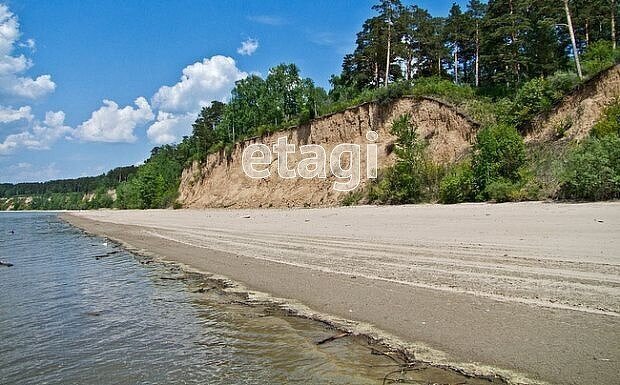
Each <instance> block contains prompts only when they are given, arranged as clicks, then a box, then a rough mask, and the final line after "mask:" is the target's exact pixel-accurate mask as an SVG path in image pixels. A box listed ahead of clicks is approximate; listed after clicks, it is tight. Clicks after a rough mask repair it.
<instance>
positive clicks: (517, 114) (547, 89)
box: [501, 78, 557, 129]
mask: <svg viewBox="0 0 620 385" xmlns="http://www.w3.org/2000/svg"><path fill="white" fill-rule="evenodd" d="M556 97H557V93H556V91H555V90H554V89H553V88H552V87H551V84H550V82H549V81H548V80H546V79H543V78H536V79H532V80H530V81H528V82H526V83H525V84H523V86H522V87H521V88H519V90H518V91H517V93H516V95H515V97H514V100H513V101H512V102H510V103H508V104H507V105H505V107H507V111H505V112H504V114H503V116H502V119H501V120H502V121H504V122H506V123H507V124H510V125H513V126H515V127H517V128H519V129H522V128H523V127H524V126H525V125H526V124H527V123H528V122H529V121H530V120H532V118H534V117H535V116H536V115H538V114H540V113H541V112H545V111H549V110H550V109H551V107H552V106H553V103H554V102H555V100H556Z"/></svg>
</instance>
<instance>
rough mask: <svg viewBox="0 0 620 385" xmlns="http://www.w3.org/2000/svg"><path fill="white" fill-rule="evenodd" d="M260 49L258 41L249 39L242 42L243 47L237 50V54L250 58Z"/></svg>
mask: <svg viewBox="0 0 620 385" xmlns="http://www.w3.org/2000/svg"><path fill="white" fill-rule="evenodd" d="M257 49H258V40H257V39H251V38H247V39H246V40H245V41H242V42H241V47H239V48H237V53H239V54H241V55H246V56H250V55H252V54H253V53H254V52H256V50H257Z"/></svg>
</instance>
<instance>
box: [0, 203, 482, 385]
mask: <svg viewBox="0 0 620 385" xmlns="http://www.w3.org/2000/svg"><path fill="white" fill-rule="evenodd" d="M0 260H5V261H9V262H11V263H13V264H14V266H12V267H0V384H381V383H383V379H384V377H385V375H386V374H388V373H389V372H391V371H393V370H395V369H397V368H398V367H397V366H395V363H394V361H393V360H392V359H390V358H388V357H386V356H384V355H378V354H371V349H370V347H369V346H368V345H367V344H365V343H364V342H363V341H362V339H360V338H351V337H346V338H341V339H337V340H335V341H332V342H329V343H326V344H323V345H317V344H316V342H317V341H320V340H321V339H324V338H326V337H329V336H330V335H333V334H337V333H338V332H337V331H334V330H330V329H329V328H328V327H326V326H324V325H323V324H321V323H317V322H315V321H310V320H306V319H302V318H299V317H293V316H287V315H286V314H285V313H283V312H278V311H274V309H273V308H271V307H269V306H266V305H265V306H260V305H253V306H248V304H246V303H244V302H243V300H242V298H241V297H240V296H235V295H231V294H229V293H226V292H224V291H223V290H221V288H218V287H216V286H217V285H215V284H214V282H213V281H210V280H207V279H205V278H201V276H199V275H196V274H190V275H188V274H185V273H183V272H182V271H180V270H179V269H178V268H177V267H175V266H173V265H163V264H160V263H146V262H148V261H147V260H144V259H143V258H139V257H136V256H133V255H132V254H130V253H128V252H126V251H124V250H122V249H120V248H118V247H117V246H116V245H114V244H111V243H107V242H106V241H105V240H104V239H102V238H98V237H92V236H88V235H86V234H84V233H82V232H81V231H79V230H77V229H75V228H73V227H71V226H69V225H68V224H66V223H64V222H62V221H61V220H60V219H58V217H57V215H56V214H53V213H0ZM403 373H405V372H403ZM403 373H400V374H398V375H405V374H403ZM411 373H413V372H411ZM411 373H408V374H406V375H408V376H412V375H413V377H415V378H417V380H419V381H420V382H413V383H430V382H429V381H430V379H431V378H433V379H434V382H440V381H441V383H455V384H456V383H468V384H474V383H488V382H479V381H480V380H477V379H469V378H465V377H463V376H460V375H457V374H455V373H453V372H449V371H445V370H439V369H435V368H426V369H424V370H416V371H415V373H413V374H411ZM416 376H417V377H416ZM393 377H394V375H392V377H389V378H393ZM414 380H415V379H414ZM412 381H413V380H412Z"/></svg>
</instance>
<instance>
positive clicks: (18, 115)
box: [0, 106, 34, 123]
mask: <svg viewBox="0 0 620 385" xmlns="http://www.w3.org/2000/svg"><path fill="white" fill-rule="evenodd" d="M33 118H34V116H32V109H31V108H30V106H23V107H20V108H18V109H15V108H12V107H3V106H0V123H11V122H16V121H18V120H22V119H23V120H27V121H31V120H32V119H33Z"/></svg>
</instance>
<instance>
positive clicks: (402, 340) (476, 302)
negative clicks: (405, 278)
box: [61, 205, 620, 384]
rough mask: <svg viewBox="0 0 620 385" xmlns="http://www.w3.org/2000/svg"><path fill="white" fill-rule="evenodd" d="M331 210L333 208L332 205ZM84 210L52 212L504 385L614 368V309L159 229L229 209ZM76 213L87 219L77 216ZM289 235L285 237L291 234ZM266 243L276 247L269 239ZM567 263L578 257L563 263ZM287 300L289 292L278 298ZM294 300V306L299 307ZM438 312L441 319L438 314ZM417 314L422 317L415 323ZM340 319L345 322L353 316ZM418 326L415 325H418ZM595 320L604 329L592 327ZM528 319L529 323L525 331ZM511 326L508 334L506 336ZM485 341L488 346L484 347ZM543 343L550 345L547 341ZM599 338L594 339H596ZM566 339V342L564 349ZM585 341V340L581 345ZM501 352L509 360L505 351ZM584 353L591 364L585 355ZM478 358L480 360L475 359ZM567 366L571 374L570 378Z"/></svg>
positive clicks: (590, 377) (297, 310)
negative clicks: (449, 288)
mask: <svg viewBox="0 0 620 385" xmlns="http://www.w3.org/2000/svg"><path fill="white" fill-rule="evenodd" d="M618 207H620V206H614V205H612V208H614V209H617V208H618ZM431 209H432V208H431ZM608 209H609V207H605V210H607V211H609V210H608ZM338 210H341V209H336V211H338ZM345 210H349V209H345ZM352 210H353V211H355V210H356V209H355V208H353V209H352ZM312 211H314V213H312V214H315V213H316V212H317V211H318V212H321V211H322V212H323V213H325V212H326V211H327V212H328V214H329V212H330V211H331V209H322V210H312ZM612 212H613V213H616V212H617V210H612ZM231 213H233V214H231ZM300 213H301V215H302V216H306V215H307V214H309V213H308V212H307V211H303V210H298V211H295V212H293V213H292V214H291V211H285V210H279V211H278V210H276V211H271V212H270V211H266V210H263V211H260V210H256V211H252V212H251V213H250V215H252V216H253V217H254V216H257V217H258V216H259V215H260V214H264V215H266V216H270V215H271V216H273V215H275V216H282V215H285V214H291V215H293V216H295V215H299V214H300ZM91 214H92V213H90V214H89V213H64V214H61V218H63V219H64V220H66V221H68V222H69V223H71V224H72V225H74V226H76V227H79V228H81V229H83V230H85V231H87V232H89V233H93V234H96V235H99V236H104V237H106V238H109V239H112V240H114V241H116V242H120V243H121V244H122V245H123V247H125V248H127V249H129V250H130V251H131V252H132V253H136V252H137V253H139V254H144V253H146V254H147V255H148V254H150V255H152V256H157V258H158V259H163V260H167V261H170V262H174V263H178V264H180V265H181V266H184V268H185V269H186V270H188V271H194V272H195V271H198V272H201V273H208V274H216V275H218V276H220V278H222V279H224V280H226V279H228V282H230V283H232V284H233V287H234V288H235V289H233V290H238V291H240V292H245V293H248V296H249V298H255V299H257V300H263V301H269V302H273V303H275V304H276V305H277V306H279V307H281V308H283V309H285V310H287V311H290V312H291V313H294V314H296V315H298V316H302V317H305V318H309V319H314V320H317V321H321V322H326V323H328V324H331V325H333V326H334V327H336V328H338V329H341V330H345V331H348V332H353V333H354V334H360V335H367V336H369V337H371V338H373V339H376V340H379V341H382V342H384V343H385V344H386V345H388V346H391V347H396V348H398V349H400V350H403V351H407V352H413V353H414V356H415V358H416V360H419V361H421V362H430V363H433V364H434V365H436V366H438V367H449V368H452V369H456V370H457V371H461V372H462V373H466V374H469V375H471V374H478V375H481V374H482V375H489V374H495V375H498V376H499V377H500V378H503V379H505V380H508V381H509V382H511V383H545V382H550V383H567V382H569V381H572V382H574V383H594V382H596V383H600V384H604V383H613V381H614V374H613V373H614V370H615V369H614V368H615V367H617V364H616V363H617V360H616V357H617V356H618V349H617V347H614V346H613V344H612V343H611V341H613V338H614V335H617V333H615V332H614V330H616V329H614V327H616V326H617V325H618V317H616V316H614V315H613V314H614V310H615V309H611V311H608V313H609V314H604V312H603V314H596V313H592V312H588V311H585V312H583V311H577V310H572V309H562V308H553V307H544V306H535V304H524V303H515V302H511V301H507V302H502V301H496V300H493V299H490V298H486V297H485V296H476V295H471V294H467V293H459V292H452V293H450V292H445V293H442V292H441V291H437V290H434V289H433V288H424V287H411V286H407V285H405V284H402V283H398V282H389V281H384V282H382V281H380V280H376V279H372V278H369V277H366V276H364V274H359V275H357V276H350V277H343V275H342V274H336V273H334V272H331V271H324V270H320V269H319V270H316V269H315V270H312V269H309V268H308V266H303V265H301V264H297V265H291V264H286V263H281V262H279V261H277V260H269V259H265V258H251V257H248V256H247V255H239V254H236V253H235V250H234V249H229V250H230V251H233V253H230V252H228V253H226V252H223V251H222V250H221V249H218V248H217V247H216V248H215V249H210V248H208V247H204V246H202V245H196V244H192V242H186V241H183V240H182V239H176V238H178V237H177V236H176V235H173V236H170V234H169V233H168V232H169V231H170V230H169V229H168V228H167V225H168V224H169V223H168V222H167V221H168V220H169V218H168V216H171V215H172V216H177V215H180V216H187V217H189V218H190V219H192V218H194V217H195V216H198V215H201V216H202V215H205V214H206V215H207V216H209V215H215V216H221V215H234V216H235V217H237V218H238V217H239V216H241V215H242V214H244V212H242V211H239V210H237V211H217V212H215V211H197V210H192V211H185V212H178V211H176V212H162V211H154V212H142V213H141V214H138V213H136V215H138V216H140V215H142V216H144V215H145V214H146V216H147V217H148V218H149V219H151V220H153V219H155V220H156V221H155V222H157V224H146V223H141V225H140V226H137V225H130V224H128V223H133V222H135V221H134V220H133V219H134V218H131V220H128V219H127V218H125V219H123V221H124V222H127V223H113V222H112V221H110V218H98V219H104V220H103V221H98V220H96V219H95V218H92V216H93V215H91ZM95 214H97V213H95ZM99 214H103V215H111V217H114V216H115V215H117V213H107V212H106V213H99ZM84 215H87V216H89V217H90V218H84V217H83V216H84ZM127 215H130V216H131V215H133V214H127ZM94 216H97V215H94ZM121 216H123V214H121ZM160 217H161V218H160ZM218 218H219V217H218ZM160 219H161V221H160ZM106 220H107V221H106ZM313 220H314V218H313ZM115 221H116V220H115ZM123 221H117V222H123ZM242 222H243V221H242ZM246 223H247V220H246ZM193 225H194V224H193V223H192V224H187V225H186V228H184V229H183V231H184V232H185V233H188V234H189V233H191V231H193V230H191V229H194V228H195V227H193ZM241 226H242V227H244V226H245V224H244V223H242V224H241ZM291 242H294V239H293V240H291ZM238 246H241V247H242V246H243V245H238ZM274 247H277V244H276V245H274ZM600 258H602V260H600V261H598V262H601V263H602V265H605V263H603V262H608V261H607V260H606V257H605V256H604V255H603V256H602V257H600ZM573 263H578V262H576V261H573ZM539 273H540V272H539ZM595 275H596V274H594V272H589V273H588V276H592V277H590V278H592V279H596V277H595ZM224 277H225V278H224ZM276 281H280V282H276ZM282 281H284V282H282ZM266 293H269V294H266ZM335 294H337V295H335ZM412 294H413V296H412ZM411 297H413V298H411ZM288 298H292V299H293V300H288ZM407 302H410V303H409V304H408V305H409V306H404V305H403V304H405V303H407ZM302 303H303V304H304V305H301V304H302ZM416 309H417V310H418V311H416ZM315 310H316V311H315ZM607 310H609V309H607ZM419 313H425V314H422V315H421V314H419ZM433 317H439V318H440V319H439V320H435V322H434V323H435V324H437V325H436V326H435V325H433V326H434V327H432V329H434V332H431V333H430V335H431V337H434V336H437V337H438V338H428V335H429V333H428V331H427V332H425V333H423V332H420V333H417V332H416V330H412V329H417V328H420V327H421V325H424V326H425V325H426V324H432V323H433ZM442 317H443V318H446V319H441V318H442ZM421 319H423V320H426V321H421V322H420V320H421ZM349 320H354V322H350V321H349ZM446 324H448V325H452V327H455V328H456V329H457V330H448V329H447V327H446ZM458 324H461V325H460V326H459V325H458ZM498 324H500V325H502V327H501V328H499V329H501V330H495V331H493V330H492V329H493V326H492V325H496V326H495V329H498V327H497V325H498ZM411 326H414V328H412V327H411ZM424 326H422V327H421V329H420V331H422V328H425V327H424ZM601 326H602V329H604V330H600V329H601ZM528 327H529V328H530V329H532V330H530V331H527V329H528ZM584 327H585V328H586V329H588V333H587V334H589V335H580V334H583V333H584ZM476 329H477V330H476ZM382 331H384V332H382ZM433 333H434V334H433ZM418 334H419V335H418ZM487 334H491V338H487V339H488V341H476V340H475V338H481V339H485V338H486V337H485V336H486V335H487ZM511 334H516V335H512V336H511ZM567 335H572V336H573V337H574V338H575V341H574V342H573V341H570V340H568V339H567V338H568V337H567ZM472 337H473V338H474V339H473V340H472ZM500 338H501V340H500ZM527 338H538V339H540V340H541V341H542V342H543V343H544V344H545V345H546V347H547V349H546V351H542V352H541V353H539V357H538V359H539V360H540V356H541V355H542V356H544V357H547V359H546V360H547V362H541V363H540V365H538V366H533V367H532V366H531V365H530V363H531V362H532V359H531V358H532V357H529V356H530V355H531V354H532V352H531V350H532V349H533V348H541V347H542V348H544V347H545V345H540V344H539V343H534V344H533V345H534V346H533V347H532V346H525V345H524V346H522V347H514V346H513V347H512V349H510V345H514V343H515V342H517V341H524V340H527ZM610 338H611V340H610ZM586 340H589V341H590V345H598V346H599V347H600V349H598V350H599V351H600V353H597V355H598V356H599V357H588V356H587V354H588V353H587V349H583V351H582V349H581V346H579V345H578V344H581V343H583V344H586V345H587V342H586ZM413 341H420V343H418V344H414V343H412V342H413ZM438 341H439V343H438ZM489 341H490V342H492V343H493V345H498V346H492V345H491V346H489ZM550 343H551V344H555V345H557V346H555V347H554V346H549V344H550ZM468 344H469V345H468ZM601 344H602V345H603V346H600V345H601ZM428 346H432V347H433V348H432V349H431V348H429V347H428ZM567 346H570V348H569V349H567ZM590 347H592V346H589V347H588V348H590ZM484 349H487V350H489V351H485V350H484ZM459 350H461V351H460V352H459ZM463 350H464V351H465V354H463ZM504 350H508V352H505V351H504ZM443 352H446V353H443ZM496 353H497V355H499V356H501V355H502V353H503V355H504V359H502V357H498V359H493V357H491V359H489V356H493V355H495V354H496ZM506 353H507V354H506ZM558 353H569V354H567V356H566V357H561V356H557V354H558ZM554 354H555V356H554ZM506 356H508V357H509V359H510V361H507V360H506V359H505V357H506ZM533 358H534V361H535V360H536V359H537V357H533ZM592 359H593V362H591V360H592ZM528 361H529V362H528ZM479 362H482V363H484V364H479ZM593 363H594V365H592V364H593ZM567 364H568V365H571V366H573V367H574V368H573V371H572V373H566V372H565V371H564V370H563V367H564V366H566V365H567ZM575 367H576V368H575ZM499 368H501V369H499ZM549 369H552V370H555V371H556V373H555V376H553V375H552V376H550V375H549ZM584 371H585V373H584ZM575 373H577V374H578V376H577V377H575ZM552 374H553V373H552ZM554 377H555V378H554Z"/></svg>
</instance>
